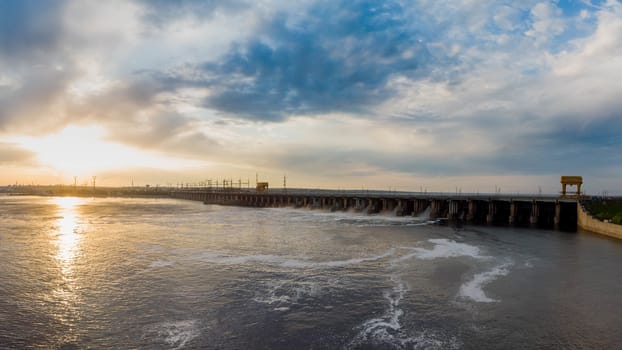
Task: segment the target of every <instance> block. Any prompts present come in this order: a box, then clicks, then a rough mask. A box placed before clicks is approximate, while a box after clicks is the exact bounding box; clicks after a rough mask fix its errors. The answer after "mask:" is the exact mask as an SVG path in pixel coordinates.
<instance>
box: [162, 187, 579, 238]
mask: <svg viewBox="0 0 622 350" xmlns="http://www.w3.org/2000/svg"><path fill="white" fill-rule="evenodd" d="M170 195H171V197H173V198H180V199H189V200H196V201H202V202H204V203H205V204H218V205H235V206H248V207H294V208H307V209H323V210H330V211H354V212H360V213H365V214H378V213H385V214H390V215H395V216H407V215H412V216H416V215H420V214H421V213H424V212H425V213H428V214H429V217H430V218H431V219H447V220H450V221H461V222H465V223H472V224H498V225H503V224H507V225H516V226H531V227H541V228H555V229H561V230H569V231H573V230H575V229H576V223H577V199H576V198H565V197H560V196H550V195H549V196H543V195H539V196H534V195H518V194H515V195H508V194H447V193H408V192H390V191H387V192H385V191H338V190H305V189H287V190H284V189H277V190H274V189H271V190H264V191H254V190H244V189H208V188H184V189H175V190H172V191H171V192H170Z"/></svg>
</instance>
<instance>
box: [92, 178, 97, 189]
mask: <svg viewBox="0 0 622 350" xmlns="http://www.w3.org/2000/svg"><path fill="white" fill-rule="evenodd" d="M96 179H97V176H93V192H95V180H96Z"/></svg>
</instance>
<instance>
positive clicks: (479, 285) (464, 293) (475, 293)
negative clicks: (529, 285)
mask: <svg viewBox="0 0 622 350" xmlns="http://www.w3.org/2000/svg"><path fill="white" fill-rule="evenodd" d="M511 265H512V263H511V262H505V263H503V264H501V265H498V266H495V267H493V268H492V269H491V270H488V271H484V272H481V273H478V274H475V275H474V276H473V278H472V279H471V280H469V281H467V282H465V283H464V284H463V285H462V286H460V291H459V292H458V296H460V297H462V298H467V299H471V300H473V301H476V302H478V303H493V302H497V301H498V300H495V299H492V298H490V297H488V296H487V295H486V293H485V292H484V289H483V288H484V286H486V285H487V284H488V283H490V282H492V281H494V280H496V279H497V278H499V277H502V276H506V275H507V274H508V273H510V270H509V267H510V266H511Z"/></svg>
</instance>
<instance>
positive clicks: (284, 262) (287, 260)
mask: <svg viewBox="0 0 622 350" xmlns="http://www.w3.org/2000/svg"><path fill="white" fill-rule="evenodd" d="M394 253H395V249H394V248H391V249H389V250H388V251H386V252H385V253H383V254H380V255H374V256H368V257H359V258H351V259H346V260H333V261H311V260H310V259H309V258H307V257H292V256H283V255H242V256H230V255H224V254H220V253H214V252H205V253H202V254H200V255H199V256H197V258H198V259H199V260H201V261H205V262H210V263H215V264H227V265H242V264H248V263H260V264H266V265H276V266H281V267H285V268H324V267H329V268H331V267H343V266H348V265H357V264H361V263H364V262H369V261H377V260H381V259H384V258H386V257H388V256H390V255H392V254H394Z"/></svg>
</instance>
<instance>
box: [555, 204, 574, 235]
mask: <svg viewBox="0 0 622 350" xmlns="http://www.w3.org/2000/svg"><path fill="white" fill-rule="evenodd" d="M577 205H579V204H577ZM561 221H562V205H561V203H559V201H555V218H553V228H554V229H555V230H559V224H560V223H561Z"/></svg>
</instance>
